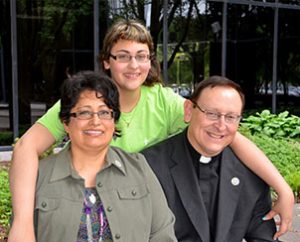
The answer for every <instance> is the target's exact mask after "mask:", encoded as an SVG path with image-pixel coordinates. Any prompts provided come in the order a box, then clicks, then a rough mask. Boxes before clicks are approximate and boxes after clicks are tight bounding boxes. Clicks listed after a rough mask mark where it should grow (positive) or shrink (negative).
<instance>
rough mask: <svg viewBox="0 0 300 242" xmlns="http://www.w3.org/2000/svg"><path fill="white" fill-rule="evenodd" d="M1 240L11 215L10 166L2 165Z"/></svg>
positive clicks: (0, 181)
mask: <svg viewBox="0 0 300 242" xmlns="http://www.w3.org/2000/svg"><path fill="white" fill-rule="evenodd" d="M0 188H1V189H0V241H2V240H4V238H5V236H6V234H7V230H8V227H9V219H10V217H11V213H12V211H11V195H10V191H9V182H8V167H7V166H4V165H1V166H0Z"/></svg>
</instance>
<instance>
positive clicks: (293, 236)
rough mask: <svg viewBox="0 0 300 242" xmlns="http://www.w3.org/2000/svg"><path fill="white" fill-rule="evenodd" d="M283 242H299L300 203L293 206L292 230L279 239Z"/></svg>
mask: <svg viewBox="0 0 300 242" xmlns="http://www.w3.org/2000/svg"><path fill="white" fill-rule="evenodd" d="M280 240H281V241H284V242H300V203H298V204H295V208H294V218H293V224H292V228H291V229H290V231H289V232H288V233H286V234H285V235H284V236H282V237H280Z"/></svg>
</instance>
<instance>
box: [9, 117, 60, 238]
mask: <svg viewBox="0 0 300 242" xmlns="http://www.w3.org/2000/svg"><path fill="white" fill-rule="evenodd" d="M54 142H55V139H54V137H53V136H52V134H51V133H50V132H49V131H48V129H47V128H45V127H44V126H43V125H41V124H38V123H36V124H34V125H33V126H32V127H31V128H30V129H29V130H28V131H27V132H26V133H25V134H24V135H23V136H22V137H21V139H20V140H18V142H17V143H16V145H15V147H14V151H13V159H12V163H11V168H10V189H11V194H12V207H13V214H14V220H13V224H12V227H11V230H10V232H9V237H8V241H9V242H21V241H29V242H33V241H35V236H34V227H33V211H34V197H35V184H36V179H37V171H38V157H39V155H40V154H42V153H43V152H44V151H45V150H47V149H48V148H49V147H50V146H51V145H52V144H53V143H54Z"/></svg>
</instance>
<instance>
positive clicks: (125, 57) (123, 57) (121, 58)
mask: <svg viewBox="0 0 300 242" xmlns="http://www.w3.org/2000/svg"><path fill="white" fill-rule="evenodd" d="M109 56H110V57H111V58H113V59H114V60H116V61H118V62H120V63H128V62H130V61H131V59H132V58H135V60H136V62H137V63H147V62H148V61H149V60H150V55H147V54H137V55H136V56H132V55H129V54H126V53H124V54H117V55H113V54H109Z"/></svg>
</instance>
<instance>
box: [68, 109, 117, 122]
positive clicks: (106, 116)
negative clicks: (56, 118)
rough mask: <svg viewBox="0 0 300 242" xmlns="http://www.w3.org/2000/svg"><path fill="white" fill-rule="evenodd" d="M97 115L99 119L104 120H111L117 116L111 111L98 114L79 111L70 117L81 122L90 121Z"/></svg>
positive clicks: (101, 111)
mask: <svg viewBox="0 0 300 242" xmlns="http://www.w3.org/2000/svg"><path fill="white" fill-rule="evenodd" d="M95 114H97V116H98V118H99V119H104V120H110V119H112V118H114V116H115V113H114V111H110V110H100V111H98V112H92V111H87V110H86V111H78V112H74V113H70V116H71V117H74V118H78V119H81V120H88V119H92V118H93V117H94V115H95Z"/></svg>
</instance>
